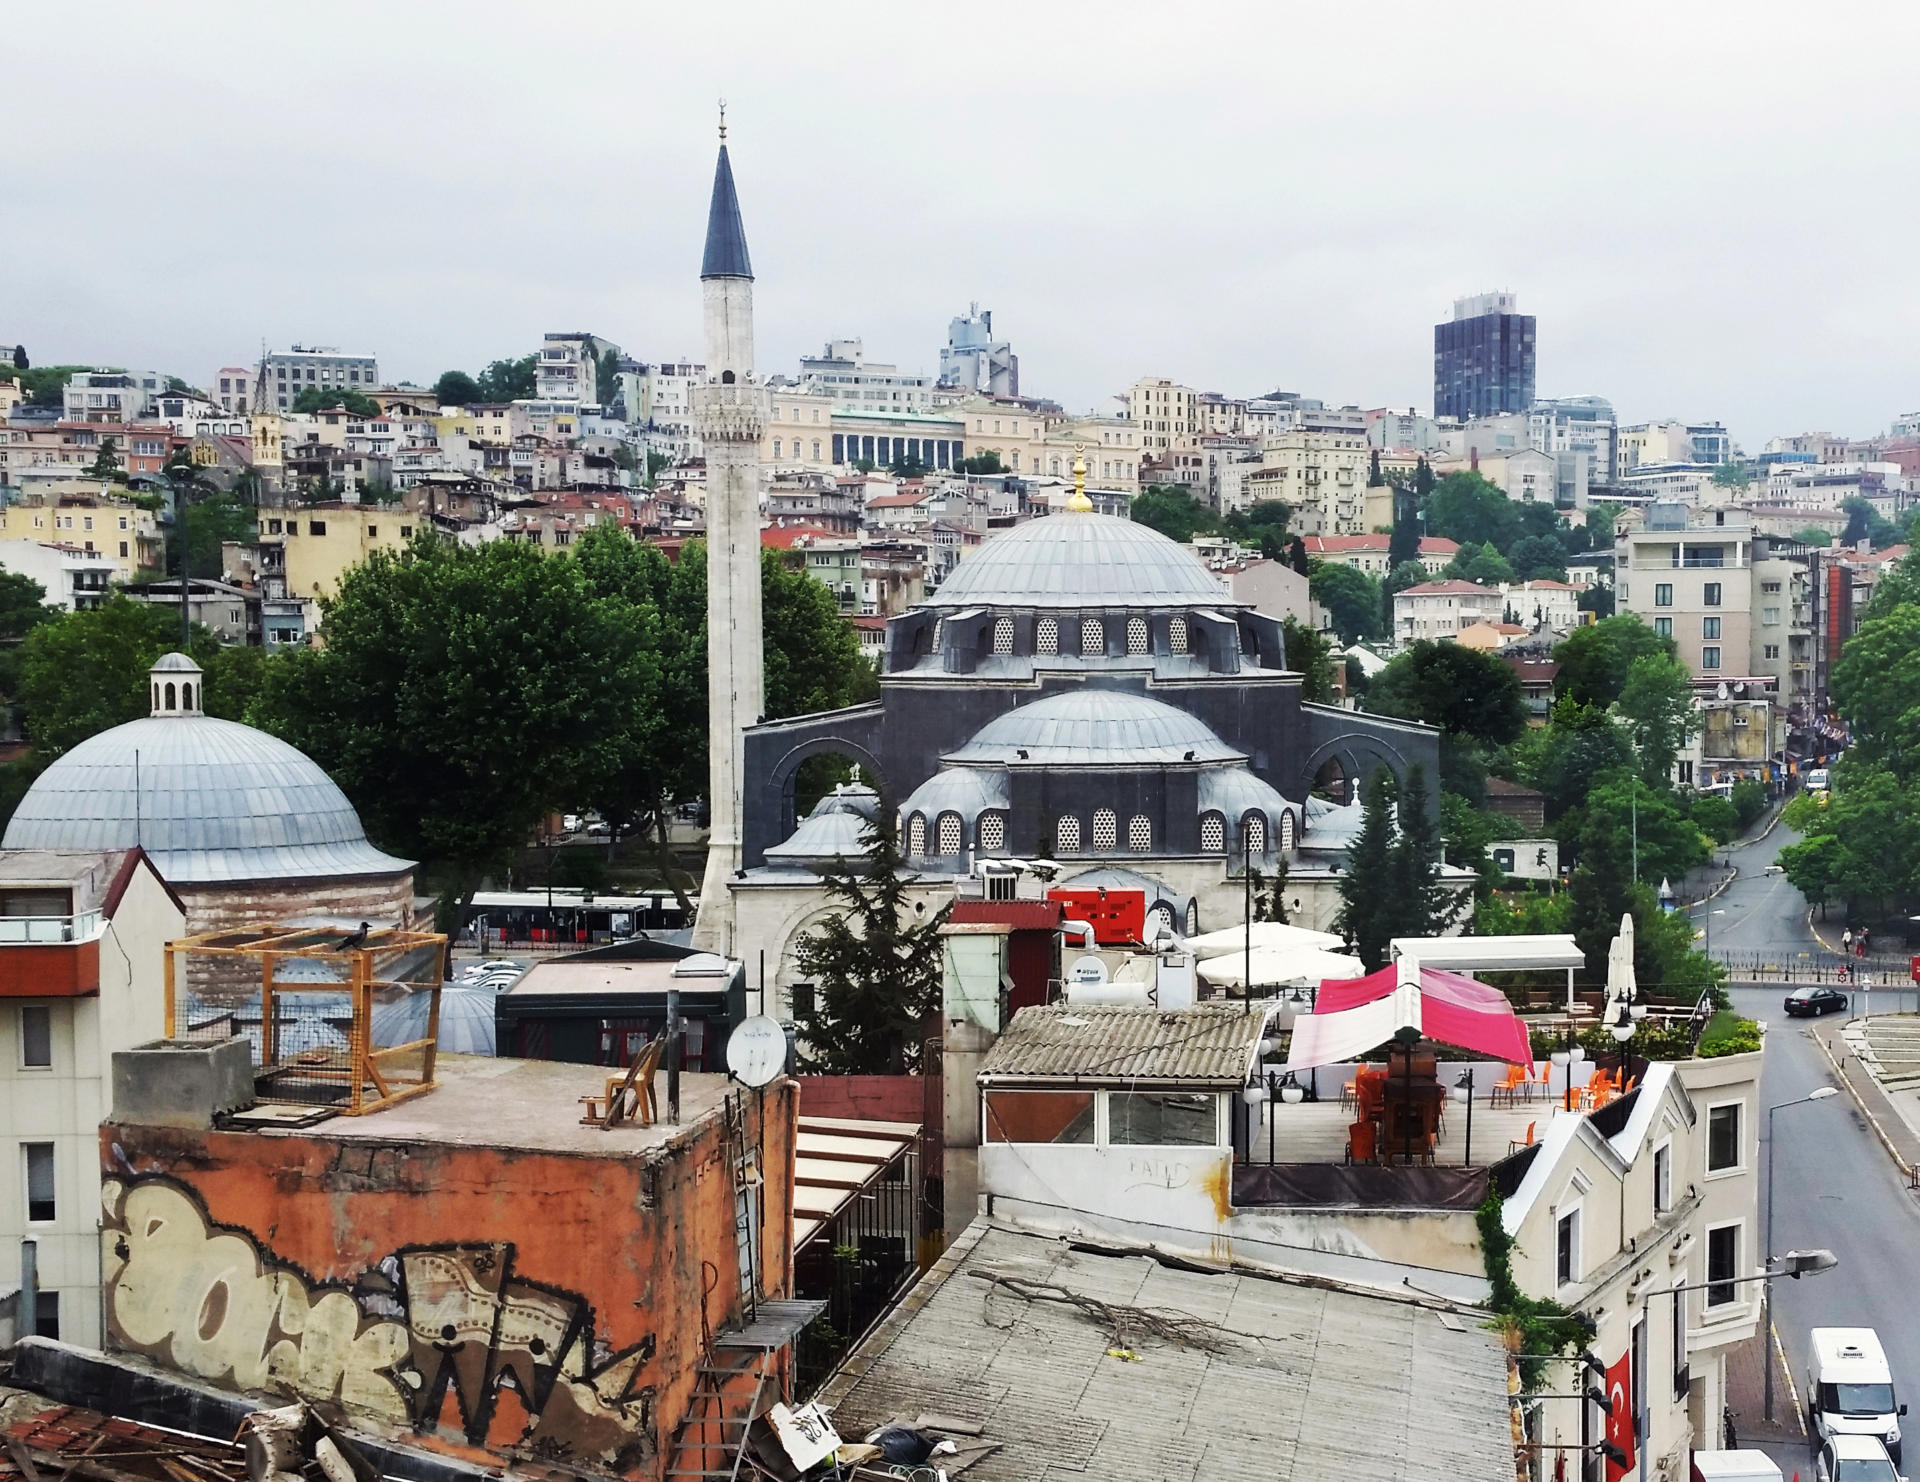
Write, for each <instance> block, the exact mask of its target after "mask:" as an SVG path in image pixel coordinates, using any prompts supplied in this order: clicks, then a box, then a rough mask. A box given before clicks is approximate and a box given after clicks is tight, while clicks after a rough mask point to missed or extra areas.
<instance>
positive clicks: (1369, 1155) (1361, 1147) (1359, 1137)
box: [1347, 1122, 1378, 1163]
mask: <svg viewBox="0 0 1920 1482" xmlns="http://www.w3.org/2000/svg"><path fill="white" fill-rule="evenodd" d="M1377 1156H1378V1149H1377V1148H1376V1147H1375V1132H1374V1126H1373V1123H1371V1122H1351V1123H1349V1124H1348V1125H1347V1161H1348V1162H1349V1163H1371V1162H1373V1161H1374V1159H1375V1158H1376V1157H1377Z"/></svg>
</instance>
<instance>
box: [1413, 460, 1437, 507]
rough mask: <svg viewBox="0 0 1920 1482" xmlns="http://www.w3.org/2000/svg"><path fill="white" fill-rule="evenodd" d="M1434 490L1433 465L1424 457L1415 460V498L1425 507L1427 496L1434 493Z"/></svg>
mask: <svg viewBox="0 0 1920 1482" xmlns="http://www.w3.org/2000/svg"><path fill="white" fill-rule="evenodd" d="M1433 489H1434V477H1433V465H1432V464H1431V463H1429V462H1427V460H1426V458H1425V457H1424V456H1423V457H1419V458H1416V459H1414V460H1413V497H1414V499H1415V501H1416V502H1417V503H1419V504H1421V505H1424V504H1425V503H1426V502H1427V496H1428V495H1429V494H1431V493H1433Z"/></svg>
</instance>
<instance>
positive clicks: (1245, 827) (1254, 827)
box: [1240, 813, 1267, 854]
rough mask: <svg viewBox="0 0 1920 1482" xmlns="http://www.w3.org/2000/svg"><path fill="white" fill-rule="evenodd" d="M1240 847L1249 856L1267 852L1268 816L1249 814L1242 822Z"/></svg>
mask: <svg viewBox="0 0 1920 1482" xmlns="http://www.w3.org/2000/svg"><path fill="white" fill-rule="evenodd" d="M1240 847H1241V848H1242V849H1244V850H1245V851H1246V852H1247V853H1248V854H1265V853H1266V852H1267V815H1266V814H1264V813H1249V814H1248V815H1247V816H1246V817H1245V818H1243V819H1242V820H1241V821H1240Z"/></svg>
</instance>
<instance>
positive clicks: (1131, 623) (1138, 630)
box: [1127, 618, 1147, 658]
mask: <svg viewBox="0 0 1920 1482" xmlns="http://www.w3.org/2000/svg"><path fill="white" fill-rule="evenodd" d="M1146 651H1147V620H1146V619H1145V618H1128V619H1127V652H1128V653H1129V654H1131V655H1133V656H1134V657H1135V658H1138V657H1139V656H1140V655H1141V654H1143V653H1145V652H1146Z"/></svg>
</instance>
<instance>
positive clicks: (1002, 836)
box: [976, 813, 1007, 854]
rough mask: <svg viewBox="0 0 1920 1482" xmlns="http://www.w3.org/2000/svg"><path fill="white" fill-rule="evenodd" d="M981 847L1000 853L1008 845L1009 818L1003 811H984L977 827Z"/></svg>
mask: <svg viewBox="0 0 1920 1482" xmlns="http://www.w3.org/2000/svg"><path fill="white" fill-rule="evenodd" d="M976 833H977V835H978V838H979V847H980V849H981V850H982V851H983V852H985V853H989V854H998V853H999V852H1000V851H1001V850H1002V849H1005V848H1006V847H1007V819H1006V815H1005V814H1003V813H982V814H981V815H980V822H979V824H978V826H977V828H976Z"/></svg>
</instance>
